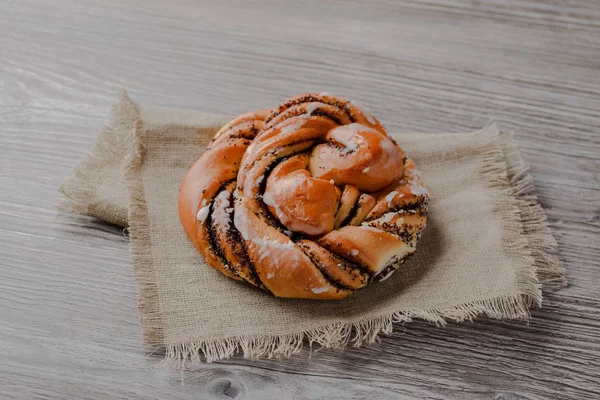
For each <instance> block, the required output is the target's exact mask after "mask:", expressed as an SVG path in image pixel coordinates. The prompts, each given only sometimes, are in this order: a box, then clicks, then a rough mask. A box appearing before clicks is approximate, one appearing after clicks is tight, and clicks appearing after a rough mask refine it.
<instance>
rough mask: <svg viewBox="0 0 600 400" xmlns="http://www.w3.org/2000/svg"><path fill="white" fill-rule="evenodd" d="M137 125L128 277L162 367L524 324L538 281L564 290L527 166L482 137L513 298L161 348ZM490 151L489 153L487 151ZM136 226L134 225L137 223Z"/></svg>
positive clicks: (514, 150)
mask: <svg viewBox="0 0 600 400" xmlns="http://www.w3.org/2000/svg"><path fill="white" fill-rule="evenodd" d="M140 128H141V127H140V125H139V122H138V125H137V126H136V128H135V134H133V135H130V138H129V139H130V140H129V141H128V142H127V149H128V150H127V154H128V157H126V159H125V176H126V178H127V182H128V185H129V191H130V196H131V197H130V198H131V199H132V201H131V204H130V215H129V218H130V220H134V221H138V224H135V225H134V226H132V227H131V228H130V234H131V238H132V241H131V251H132V254H133V256H134V259H135V260H137V262H136V268H135V274H136V278H137V280H138V282H139V284H140V293H139V308H140V309H141V310H140V311H141V312H140V316H141V318H142V319H141V325H142V328H143V331H144V338H145V342H146V343H147V344H148V345H149V346H150V347H152V348H153V349H164V351H165V358H164V363H165V364H167V365H169V366H174V367H183V366H185V364H186V362H188V361H191V362H193V363H199V362H201V361H202V360H204V361H206V362H209V363H210V362H213V361H216V360H222V359H227V358H230V357H232V356H234V355H235V354H236V353H238V352H240V351H241V352H242V354H243V357H244V358H249V359H258V358H275V357H290V356H292V355H293V354H296V353H299V352H300V351H301V349H302V347H303V344H304V339H307V341H308V343H309V344H310V347H311V348H312V347H313V345H315V344H316V345H319V346H322V347H325V348H340V347H344V346H347V345H352V346H354V347H359V346H361V345H362V344H363V343H373V342H375V341H376V340H377V339H378V336H379V335H380V334H390V333H392V330H393V324H394V323H403V322H410V321H412V320H413V319H415V318H418V319H421V320H425V321H429V322H432V323H434V324H436V325H438V326H444V325H446V324H447V322H448V321H454V322H462V321H465V320H469V321H471V320H473V318H475V317H477V316H479V315H485V316H487V317H490V318H495V319H528V318H529V316H530V313H529V309H530V307H532V306H534V305H537V306H540V305H541V301H542V292H541V283H540V281H541V282H543V283H544V286H545V287H550V288H558V287H561V286H564V285H565V284H566V280H565V275H564V269H563V268H562V266H561V264H560V262H559V260H558V258H557V257H556V256H555V254H556V247H557V244H556V241H555V240H554V238H553V236H552V235H551V233H550V229H549V226H548V223H547V221H546V215H545V213H544V211H543V210H542V208H541V206H540V205H539V203H538V201H537V196H536V195H535V192H534V187H533V180H532V178H531V176H530V175H529V174H528V173H527V171H528V166H527V165H526V164H525V162H524V161H523V160H522V159H521V157H520V155H519V150H518V146H517V144H516V142H515V140H514V137H513V135H512V134H511V135H499V134H498V135H495V136H494V137H492V138H489V137H486V138H482V139H483V140H482V141H481V146H482V148H483V147H487V146H486V145H488V144H492V143H490V142H493V143H495V144H496V146H492V148H493V150H487V151H486V152H485V153H484V154H483V156H482V158H481V159H482V165H481V168H480V171H481V173H482V174H483V175H485V176H486V177H487V178H488V180H489V182H490V184H489V185H490V188H491V189H492V193H493V196H492V197H493V198H492V199H491V200H492V201H493V202H494V206H495V208H494V212H495V213H496V214H497V215H498V217H499V218H500V219H501V220H502V221H503V224H504V227H505V235H506V236H505V240H504V244H505V251H506V252H507V253H510V254H512V255H514V256H516V257H518V258H520V259H521V260H522V265H521V267H520V268H519V269H518V271H517V282H518V288H519V293H520V294H518V295H515V296H507V297H500V298H494V299H489V300H484V301H477V302H472V303H467V304H462V305H460V306H455V307H450V308H445V309H435V310H429V311H421V310H403V311H398V312H395V313H392V314H390V315H387V316H383V317H378V318H373V319H369V320H365V321H360V322H355V323H334V324H329V325H326V326H323V327H320V328H317V329H312V330H308V331H304V332H299V333H294V334H286V335H264V336H260V337H248V336H234V337H229V338H215V339H211V340H204V341H199V342H192V343H181V344H177V345H169V346H166V347H165V345H164V342H163V334H162V331H161V326H162V324H161V322H160V318H161V317H160V312H159V310H158V306H157V305H158V301H157V298H156V297H157V296H158V292H157V288H156V286H155V283H154V282H155V280H154V279H153V274H154V271H153V270H152V269H151V268H152V267H151V263H150V262H149V261H150V259H149V257H148V254H149V249H148V248H147V247H148V246H149V244H148V242H147V241H142V240H135V238H137V237H140V236H141V235H143V234H144V233H147V230H148V229H149V227H148V224H147V221H145V220H144V218H145V217H146V214H145V201H144V192H143V185H142V182H141V179H140V174H139V171H140V169H141V168H142V162H143V152H144V149H143V146H142V144H141V141H140V134H141V133H140V132H141V129H140ZM488 148H489V147H488ZM140 221H141V223H140Z"/></svg>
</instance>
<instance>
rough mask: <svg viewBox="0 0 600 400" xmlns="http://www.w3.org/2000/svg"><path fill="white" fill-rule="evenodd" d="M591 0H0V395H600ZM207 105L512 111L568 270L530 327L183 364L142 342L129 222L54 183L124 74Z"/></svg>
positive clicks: (474, 116)
mask: <svg viewBox="0 0 600 400" xmlns="http://www.w3.org/2000/svg"><path fill="white" fill-rule="evenodd" d="M599 21H600V4H599V3H598V2H597V1H595V0H589V1H584V0H581V1H576V0H570V1H568V2H565V1H562V0H549V1H542V0H540V1H535V0H511V1H500V0H479V1H477V2H475V1H471V2H462V1H458V0H428V1H406V2H397V1H391V0H387V1H386V0H378V1H368V2H361V1H342V0H338V1H334V0H330V1H307V2H279V1H274V0H273V1H268V0H260V1H245V2H232V1H219V2H210V3H209V2H204V3H202V4H200V2H196V1H192V0H179V1H172V2H168V3H166V2H164V1H158V0H152V1H142V0H135V1H134V0H127V1H118V0H105V1H97V0H84V1H77V2H76V1H73V0H59V1H54V2H46V1H42V0H20V1H11V0H9V1H5V2H2V3H1V4H0V187H1V188H2V189H1V190H0V282H2V285H0V321H1V323H0V360H1V362H0V397H1V398H9V399H10V398H17V399H31V398H39V399H45V398H77V399H80V398H90V399H105V398H114V399H131V398H140V399H165V398H169V399H186V398H206V399H209V398H210V399H212V398H247V399H256V398H261V399H270V398H277V399H288V398H289V399H305V398H321V399H338V398H353V399H363V398H378V399H396V398H415V397H416V398H436V399H437V398H440V399H441V398H459V399H462V398H465V399H466V398H469V399H470V398H473V399H480V398H493V399H521V398H523V399H545V398H565V399H566V398H572V399H597V398H599V397H600V384H599V380H600V295H599V290H598V287H600V274H599V273H598V271H599V267H600V263H599V261H598V260H599V259H600V240H599V237H600V236H599V234H600V133H599V129H600V117H599V113H600V111H599V110H600V23H599ZM122 87H125V88H127V89H128V90H129V92H130V94H131V95H132V97H134V98H135V99H136V100H137V101H140V102H146V103H152V104H156V105H163V106H170V107H186V108H194V109H199V110H203V111H209V112H221V113H223V112H227V113H232V114H233V113H238V112H243V111H246V110H248V109H254V108H257V107H263V106H264V107H268V106H272V105H273V104H276V103H278V102H279V101H280V100H281V99H282V98H285V97H287V96H289V95H293V94H296V93H300V92H304V91H311V90H317V91H323V90H325V91H328V92H333V93H339V94H342V95H344V96H347V97H349V98H352V99H356V100H358V101H360V102H361V103H363V104H365V105H366V106H368V108H370V109H371V110H372V111H374V112H375V114H376V115H377V116H378V117H380V119H381V120H382V121H383V122H384V123H385V124H386V126H387V127H388V128H389V129H390V130H396V131H404V132H407V131H416V132H426V131H454V132H458V131H465V130H471V129H477V128H480V127H481V126H483V125H484V124H485V123H486V122H487V121H488V120H489V119H490V118H493V119H494V120H496V121H497V122H498V124H499V125H500V126H501V127H502V128H503V129H507V130H509V129H512V130H515V132H516V134H517V137H518V141H519V143H520V144H521V146H522V151H523V155H524V157H525V159H526V160H527V161H528V162H529V163H530V164H531V171H532V174H533V177H534V179H535V183H536V188H537V189H538V193H539V195H540V199H541V202H542V204H543V205H544V207H545V208H546V210H547V213H548V217H549V220H550V222H551V224H552V226H553V228H554V232H555V234H556V237H557V239H558V241H559V244H560V253H561V259H562V260H563V262H564V264H565V266H566V267H567V271H568V278H569V281H570V286H569V287H568V288H566V289H563V290H561V291H560V292H557V293H552V294H550V293H549V294H546V296H545V300H544V307H543V308H542V309H541V310H535V311H534V312H533V318H532V319H531V321H530V322H529V324H526V323H522V322H499V321H491V320H478V321H477V322H475V323H466V324H460V325H458V324H452V325H450V326H449V327H447V328H444V329H442V328H436V327H434V326H431V325H428V324H426V323H421V322H416V323H411V324H407V325H406V326H404V327H402V326H398V327H397V329H396V332H395V333H394V334H392V335H390V336H388V337H385V338H383V339H382V340H381V343H380V344H378V345H374V346H368V347H364V348H360V349H354V348H350V349H346V350H345V351H343V352H339V351H332V350H320V351H316V352H313V353H312V354H309V352H308V350H306V351H304V352H303V353H302V354H301V355H299V356H296V357H293V358H292V359H290V360H285V361H280V360H265V361H260V362H254V361H248V360H243V359H240V358H237V359H233V360H229V361H227V362H221V363H217V364H211V365H200V366H196V367H194V368H193V369H190V370H188V371H185V372H174V371H169V370H166V369H163V368H160V367H158V366H157V362H158V361H159V359H160V358H159V357H157V356H151V355H146V354H144V353H143V352H142V351H141V346H140V334H139V326H138V323H137V316H136V300H135V299H136V287H135V283H134V280H133V273H132V270H131V266H130V259H129V253H128V249H127V240H126V238H124V237H123V233H122V232H121V230H120V229H117V228H114V227H111V226H109V225H106V224H102V223H100V222H98V221H92V220H89V219H83V218H82V219H75V218H67V217H64V216H62V215H57V213H56V211H55V205H56V203H57V201H58V199H59V198H58V193H57V191H56V188H57V187H58V185H59V184H60V183H61V182H62V181H63V179H64V178H65V177H66V176H67V175H68V174H69V173H70V171H71V170H72V168H73V166H74V165H75V164H76V163H77V162H78V160H79V159H80V158H81V156H82V155H83V153H84V152H85V151H87V150H88V149H89V148H90V146H91V144H92V143H93V140H94V135H95V133H96V132H97V129H98V128H99V127H100V125H101V123H102V121H103V120H104V118H105V117H106V113H107V107H108V105H109V103H110V101H111V99H112V98H113V97H114V96H115V94H116V93H117V91H118V90H119V89H120V88H122Z"/></svg>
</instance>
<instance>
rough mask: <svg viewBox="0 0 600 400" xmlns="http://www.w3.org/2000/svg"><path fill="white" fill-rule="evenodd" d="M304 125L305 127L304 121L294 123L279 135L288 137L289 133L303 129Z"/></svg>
mask: <svg viewBox="0 0 600 400" xmlns="http://www.w3.org/2000/svg"><path fill="white" fill-rule="evenodd" d="M303 125H304V121H298V122H294V123H293V124H291V125H288V126H286V127H284V128H282V129H281V131H279V134H280V135H287V134H288V133H293V132H295V131H297V130H298V129H300V128H302V126H303Z"/></svg>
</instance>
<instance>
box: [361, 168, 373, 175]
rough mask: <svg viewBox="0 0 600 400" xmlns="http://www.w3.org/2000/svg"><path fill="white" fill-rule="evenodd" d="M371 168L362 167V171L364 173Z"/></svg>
mask: <svg viewBox="0 0 600 400" xmlns="http://www.w3.org/2000/svg"><path fill="white" fill-rule="evenodd" d="M370 170H371V167H367V168H363V170H362V172H364V173H365V174H366V173H367V172H369V171H370Z"/></svg>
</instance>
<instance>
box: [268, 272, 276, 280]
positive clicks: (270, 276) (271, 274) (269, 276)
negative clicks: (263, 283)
mask: <svg viewBox="0 0 600 400" xmlns="http://www.w3.org/2000/svg"><path fill="white" fill-rule="evenodd" d="M274 276H275V272H268V273H267V279H271V278H272V277H274Z"/></svg>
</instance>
